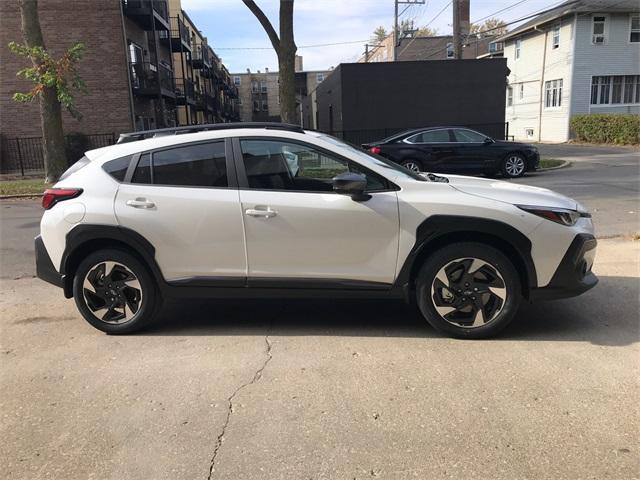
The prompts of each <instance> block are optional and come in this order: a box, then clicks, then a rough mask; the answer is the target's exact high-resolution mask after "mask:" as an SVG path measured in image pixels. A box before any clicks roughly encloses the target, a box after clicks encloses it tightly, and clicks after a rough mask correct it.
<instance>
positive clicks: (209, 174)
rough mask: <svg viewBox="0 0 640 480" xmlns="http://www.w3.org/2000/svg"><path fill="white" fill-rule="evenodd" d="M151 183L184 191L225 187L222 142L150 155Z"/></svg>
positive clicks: (183, 147)
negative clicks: (189, 188) (180, 187)
mask: <svg viewBox="0 0 640 480" xmlns="http://www.w3.org/2000/svg"><path fill="white" fill-rule="evenodd" d="M152 175H153V177H152V178H153V183H154V184H156V185H179V186H186V187H227V186H228V183H227V164H226V158H225V149H224V142H213V143H200V144H196V145H185V146H181V147H178V148H171V149H169V150H161V151H159V152H155V153H154V154H153V163H152Z"/></svg>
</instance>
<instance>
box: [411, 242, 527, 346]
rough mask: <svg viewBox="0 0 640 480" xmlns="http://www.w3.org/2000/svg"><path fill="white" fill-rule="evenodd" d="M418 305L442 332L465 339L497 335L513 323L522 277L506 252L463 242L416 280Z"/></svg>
mask: <svg viewBox="0 0 640 480" xmlns="http://www.w3.org/2000/svg"><path fill="white" fill-rule="evenodd" d="M416 295H417V299H418V306H419V307H420V310H421V312H422V314H423V315H424V316H425V318H426V319H427V321H428V322H429V323H430V324H431V325H432V326H433V327H434V328H436V329H438V330H440V331H442V332H445V333H447V334H449V335H452V336H454V337H459V338H485V337H489V336H492V335H495V334H496V333H498V332H499V331H500V330H502V329H503V328H504V327H506V326H507V325H508V324H509V322H511V320H512V319H513V317H514V315H515V313H516V311H517V309H518V305H519V303H520V298H521V287H520V278H519V276H518V273H517V271H516V269H515V268H514V266H513V264H511V262H510V261H509V260H508V259H507V257H505V256H504V255H503V254H502V253H501V252H500V251H498V250H496V249H494V248H492V247H490V246H488V245H483V244H479V243H458V244H453V245H450V246H448V247H445V248H443V249H441V250H438V251H437V252H435V253H433V254H432V255H431V256H430V257H429V258H428V259H427V261H426V262H425V264H424V265H423V267H422V269H421V271H420V273H419V275H418V278H417V282H416Z"/></svg>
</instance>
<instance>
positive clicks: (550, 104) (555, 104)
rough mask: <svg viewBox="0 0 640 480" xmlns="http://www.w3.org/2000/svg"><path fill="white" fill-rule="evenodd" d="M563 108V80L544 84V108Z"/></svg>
mask: <svg viewBox="0 0 640 480" xmlns="http://www.w3.org/2000/svg"><path fill="white" fill-rule="evenodd" d="M561 106H562V79H559V80H549V81H548V82H544V108H559V107H561Z"/></svg>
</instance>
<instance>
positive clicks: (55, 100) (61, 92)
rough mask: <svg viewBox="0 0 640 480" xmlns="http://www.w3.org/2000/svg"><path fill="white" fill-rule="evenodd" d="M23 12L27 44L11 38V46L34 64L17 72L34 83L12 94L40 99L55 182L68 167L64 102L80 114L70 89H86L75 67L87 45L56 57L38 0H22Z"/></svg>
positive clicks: (49, 174) (47, 160)
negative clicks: (47, 39) (49, 46)
mask: <svg viewBox="0 0 640 480" xmlns="http://www.w3.org/2000/svg"><path fill="white" fill-rule="evenodd" d="M20 16H21V19H22V36H23V39H24V45H20V44H17V43H15V42H11V43H10V44H9V48H10V49H11V50H12V51H13V52H14V53H16V54H18V55H21V56H24V57H27V58H29V59H30V60H31V64H32V65H33V66H32V67H28V68H24V69H22V70H20V71H19V72H18V73H17V75H19V76H21V77H24V78H26V79H28V80H31V81H32V82H34V84H35V85H34V87H33V88H32V89H31V90H30V91H29V92H26V93H16V94H14V96H13V98H14V100H16V101H18V102H32V101H34V100H36V99H38V101H39V103H40V125H41V129H42V138H43V142H42V145H43V154H44V167H45V181H46V182H47V183H53V182H55V181H57V180H58V178H59V177H60V175H61V174H62V172H64V170H66V168H67V158H66V154H65V141H64V131H63V128H62V106H64V107H65V108H66V109H67V110H69V112H70V113H71V114H72V115H73V116H75V117H78V116H79V112H78V111H77V110H76V109H75V107H74V102H73V95H72V93H71V89H72V88H76V89H80V90H84V83H83V82H82V80H81V79H80V77H79V76H78V73H77V71H76V64H77V62H78V61H79V60H80V58H81V57H82V53H83V49H84V46H83V45H82V44H75V45H74V46H72V47H71V48H70V49H69V50H67V52H66V53H65V54H64V55H63V56H62V58H61V59H59V60H55V59H53V58H52V57H51V55H50V54H49V52H47V49H46V46H45V43H44V39H43V37H42V29H41V28H40V19H39V17H38V0H20Z"/></svg>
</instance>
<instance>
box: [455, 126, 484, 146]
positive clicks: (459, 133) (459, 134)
mask: <svg viewBox="0 0 640 480" xmlns="http://www.w3.org/2000/svg"><path fill="white" fill-rule="evenodd" d="M453 135H454V136H455V138H456V142H466V143H469V142H474V143H482V142H484V139H485V138H487V136H486V135H483V134H481V133H478V132H474V131H473V130H463V129H460V128H458V129H454V130H453Z"/></svg>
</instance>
